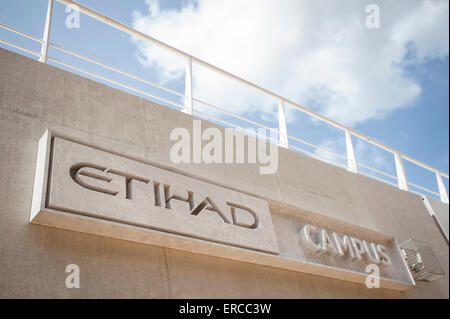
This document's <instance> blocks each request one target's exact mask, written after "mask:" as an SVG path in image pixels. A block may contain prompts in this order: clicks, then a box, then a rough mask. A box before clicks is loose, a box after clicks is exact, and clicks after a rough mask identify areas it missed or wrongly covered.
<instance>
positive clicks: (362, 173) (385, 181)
mask: <svg viewBox="0 0 450 319" xmlns="http://www.w3.org/2000/svg"><path fill="white" fill-rule="evenodd" d="M359 173H360V174H361V175H365V176H367V177H370V178H373V179H376V180H378V181H380V182H382V183H386V184H389V185H392V186H394V187H397V184H395V183H393V182H391V181H388V180H387V179H383V178H381V177H378V176H376V175H373V174H370V173H367V172H359Z"/></svg>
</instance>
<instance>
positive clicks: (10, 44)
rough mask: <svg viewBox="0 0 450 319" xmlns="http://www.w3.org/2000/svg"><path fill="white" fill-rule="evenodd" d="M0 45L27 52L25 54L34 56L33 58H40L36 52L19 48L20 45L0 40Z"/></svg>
mask: <svg viewBox="0 0 450 319" xmlns="http://www.w3.org/2000/svg"><path fill="white" fill-rule="evenodd" d="M0 43H3V44H6V45H9V46H11V47H13V48H16V49H19V50H22V51H25V52H27V53H29V54H32V55H35V56H37V57H40V56H41V54H40V53H38V52H35V51H33V50H29V49H27V48H24V47H22V46H20V45H17V44H14V43H11V42H9V41H6V40H2V39H0Z"/></svg>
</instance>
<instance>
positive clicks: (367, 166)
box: [358, 162, 397, 180]
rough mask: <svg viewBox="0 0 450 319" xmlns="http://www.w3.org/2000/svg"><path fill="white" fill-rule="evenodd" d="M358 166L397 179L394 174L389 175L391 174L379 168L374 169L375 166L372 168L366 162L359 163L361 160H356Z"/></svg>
mask: <svg viewBox="0 0 450 319" xmlns="http://www.w3.org/2000/svg"><path fill="white" fill-rule="evenodd" d="M358 166H362V167H365V168H367V169H370V170H372V171H374V172H377V173H378V174H381V175H384V176H386V177H390V178H392V179H395V180H397V176H394V175H391V174H389V173H386V172H383V171H380V170H378V169H376V168H373V167H371V166H369V165H366V164H363V163H361V162H358Z"/></svg>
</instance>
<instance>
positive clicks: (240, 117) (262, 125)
mask: <svg viewBox="0 0 450 319" xmlns="http://www.w3.org/2000/svg"><path fill="white" fill-rule="evenodd" d="M192 99H193V100H194V101H196V102H198V103H201V104H203V105H206V106H209V107H211V108H213V109H216V110H218V111H220V112H222V113H225V114H227V115H230V116H233V117H235V118H237V119H240V120H242V121H245V122H247V123H250V124H253V125H256V126H260V127H263V128H265V129H267V130H269V131H272V132H275V133H277V134H278V130H277V129H274V128H273V127H268V126H266V125H264V124H261V123H258V122H255V121H252V120H249V119H246V118H245V117H242V116H239V115H237V114H235V113H233V112H230V111H227V110H225V109H222V108H220V107H218V106H215V105H213V104H210V103H207V102H205V101H202V100H199V99H197V98H192Z"/></svg>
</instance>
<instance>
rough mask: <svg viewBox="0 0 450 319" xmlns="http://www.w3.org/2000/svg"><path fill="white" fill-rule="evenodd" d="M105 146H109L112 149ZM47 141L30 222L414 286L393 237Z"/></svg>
mask: <svg viewBox="0 0 450 319" xmlns="http://www.w3.org/2000/svg"><path fill="white" fill-rule="evenodd" d="M104 141H107V140H106V139H105V140H104ZM220 185H223V183H221V181H220V180H218V181H216V182H214V181H211V182H208V181H205V180H201V179H199V178H195V176H192V175H189V172H188V171H177V170H176V169H174V168H170V167H163V166H162V165H161V164H158V163H150V162H149V161H146V160H142V159H139V158H133V157H130V156H127V155H126V154H122V153H120V154H119V153H116V152H113V151H111V150H106V149H103V148H101V147H98V146H93V145H90V144H87V143H85V142H82V141H78V140H76V139H74V138H71V137H67V136H63V135H61V134H59V133H56V132H52V131H47V133H46V134H45V135H44V136H43V137H42V138H41V140H40V142H39V151H38V160H37V166H36V173H35V184H34V192H33V202H32V209H31V216H30V222H31V223H33V224H39V225H46V226H52V227H58V228H63V229H69V230H74V231H80V232H85V233H90V234H96V235H101V236H108V237H113V238H119V239H125V240H131V241H135V242H140V243H145V244H151V245H157V246H163V247H168V248H173V249H181V250H185V251H190V252H194V253H200V254H206V255H211V256H216V257H222V258H227V259H233V260H238V261H244V262H249V263H255V264H260V265H265V266H270V267H277V268H282V269H288V270H293V271H299V272H304V273H308V274H313V275H319V276H326V277H330V278H338V279H341V280H348V281H352V282H358V283H361V284H365V283H366V284H367V278H369V277H368V275H369V274H370V273H368V270H367V269H368V268H367V267H368V266H371V267H375V268H370V269H376V270H377V272H376V274H372V277H370V278H373V277H374V276H378V277H379V282H380V286H381V287H386V288H390V289H396V290H407V289H411V288H412V287H413V286H414V280H413V278H412V277H411V274H410V273H409V271H408V267H407V265H406V263H405V261H404V260H403V258H402V256H401V252H400V249H399V247H398V245H397V242H396V240H395V238H394V237H392V236H390V235H386V234H381V233H378V232H375V231H370V230H367V229H365V228H361V227H358V226H355V225H350V224H347V223H344V222H342V221H339V220H337V219H331V218H324V217H322V216H320V215H319V214H316V213H314V212H308V211H302V210H297V209H296V210H293V211H291V210H289V209H286V207H285V206H283V203H275V202H273V201H271V202H269V203H270V209H271V210H272V211H270V210H269V206H268V203H267V201H265V200H263V199H260V198H257V197H255V196H251V195H249V194H246V193H243V192H240V191H235V190H231V189H229V188H226V187H223V186H220Z"/></svg>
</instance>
